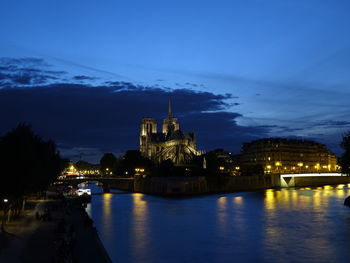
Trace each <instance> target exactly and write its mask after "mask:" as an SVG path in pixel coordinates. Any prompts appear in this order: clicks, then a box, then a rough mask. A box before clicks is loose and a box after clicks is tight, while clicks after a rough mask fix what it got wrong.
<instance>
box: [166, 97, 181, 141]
mask: <svg viewBox="0 0 350 263" xmlns="http://www.w3.org/2000/svg"><path fill="white" fill-rule="evenodd" d="M177 130H180V125H179V122H178V120H177V118H173V111H172V108H171V100H170V99H169V104H168V117H167V118H165V119H164V120H163V129H162V132H163V133H164V134H168V133H172V132H174V131H177Z"/></svg>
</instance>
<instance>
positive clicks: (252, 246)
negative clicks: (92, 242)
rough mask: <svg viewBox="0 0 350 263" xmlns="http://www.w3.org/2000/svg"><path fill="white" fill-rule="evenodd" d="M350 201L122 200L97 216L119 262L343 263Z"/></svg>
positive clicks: (337, 195) (337, 192) (276, 196)
mask: <svg viewBox="0 0 350 263" xmlns="http://www.w3.org/2000/svg"><path fill="white" fill-rule="evenodd" d="M93 191H100V190H99V189H97V188H96V189H93ZM349 195H350V189H349V185H338V186H324V187H315V188H300V189H279V190H277V189H276V190H275V189H267V190H265V191H256V192H243V193H231V194H218V195H208V196H201V197H195V198H187V199H170V198H162V197H156V196H149V195H143V194H137V193H134V194H130V193H121V192H118V193H114V194H101V195H93V201H92V205H91V208H90V210H91V215H92V217H93V219H94V222H95V225H96V227H97V229H98V231H99V234H100V237H101V239H102V241H103V242H104V244H105V246H106V248H107V250H108V252H109V253H110V255H111V258H112V259H113V260H114V261H115V262H146V263H147V262H156V263H158V262H159V263H160V262H233V261H235V262H252V261H256V262H340V261H341V259H344V258H348V257H349V256H350V252H349V251H348V248H350V209H349V208H347V207H344V206H343V201H344V199H345V198H346V197H347V196H349Z"/></svg>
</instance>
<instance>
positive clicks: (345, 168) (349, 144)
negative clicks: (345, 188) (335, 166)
mask: <svg viewBox="0 0 350 263" xmlns="http://www.w3.org/2000/svg"><path fill="white" fill-rule="evenodd" d="M340 146H341V147H342V148H343V149H344V153H343V154H342V156H341V157H340V159H339V165H340V167H341V172H342V173H343V174H346V175H348V176H350V132H347V133H346V134H344V135H343V140H342V142H341V143H340Z"/></svg>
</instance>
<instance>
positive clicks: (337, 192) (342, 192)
mask: <svg viewBox="0 0 350 263" xmlns="http://www.w3.org/2000/svg"><path fill="white" fill-rule="evenodd" d="M336 194H337V197H339V198H342V197H344V198H345V191H344V189H337V190H336Z"/></svg>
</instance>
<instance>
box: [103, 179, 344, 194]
mask: <svg viewBox="0 0 350 263" xmlns="http://www.w3.org/2000/svg"><path fill="white" fill-rule="evenodd" d="M348 183H350V177H349V176H327V175H322V174H310V175H304V176H302V177H301V176H300V175H288V176H287V175H283V176H281V175H277V174H276V175H264V176H206V177H205V176H198V177H183V176H182V177H180V176H178V177H151V178H134V179H128V180H125V179H124V180H117V179H116V180H114V181H111V182H108V183H107V182H106V183H104V184H103V188H104V191H106V192H108V191H109V190H110V189H118V190H124V191H129V192H136V193H144V194H151V195H160V196H196V195H203V194H204V195H205V194H215V193H230V192H239V191H254V190H262V189H271V188H274V189H279V188H284V187H309V186H323V185H336V184H348Z"/></svg>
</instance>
